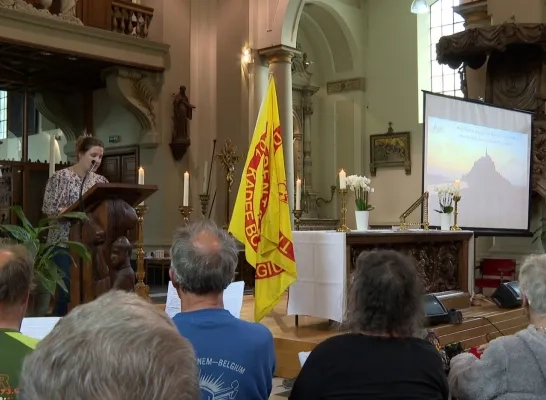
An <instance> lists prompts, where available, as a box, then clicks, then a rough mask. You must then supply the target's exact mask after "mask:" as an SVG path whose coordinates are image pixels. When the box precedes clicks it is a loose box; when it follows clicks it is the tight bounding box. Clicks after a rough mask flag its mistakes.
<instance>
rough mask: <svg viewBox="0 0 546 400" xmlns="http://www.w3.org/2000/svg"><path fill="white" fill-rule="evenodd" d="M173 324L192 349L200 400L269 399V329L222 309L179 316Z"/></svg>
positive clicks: (271, 351) (272, 360) (271, 350)
mask: <svg viewBox="0 0 546 400" xmlns="http://www.w3.org/2000/svg"><path fill="white" fill-rule="evenodd" d="M173 321H174V323H175V325H176V327H177V328H178V330H179V332H180V333H181V334H182V336H184V337H185V338H187V339H188V340H189V341H190V342H191V344H192V345H193V347H194V349H195V354H196V357H197V362H198V364H199V368H200V376H199V387H200V389H201V400H219V399H232V400H236V399H239V400H267V399H268V398H269V395H270V393H271V387H272V384H273V382H272V380H273V373H274V371H275V348H274V344H273V335H272V334H271V332H270V331H269V329H267V328H266V327H265V326H264V325H262V324H257V323H251V322H247V321H243V320H240V319H238V318H235V317H234V316H233V315H231V314H230V312H229V311H227V310H224V309H203V310H198V311H191V312H182V313H179V314H176V315H175V316H174V318H173Z"/></svg>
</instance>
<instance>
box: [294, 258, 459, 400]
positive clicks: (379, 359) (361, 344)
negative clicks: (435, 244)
mask: <svg viewBox="0 0 546 400" xmlns="http://www.w3.org/2000/svg"><path fill="white" fill-rule="evenodd" d="M423 292H424V291H423V285H422V282H421V278H420V276H419V274H418V273H417V270H416V269H415V264H414V262H413V261H412V260H411V259H410V258H408V257H406V256H404V255H402V254H401V253H398V252H395V251H392V250H386V251H373V252H370V253H363V254H361V255H360V256H359V257H358V258H357V260H356V269H355V272H354V274H353V277H352V283H351V288H350V290H349V295H348V299H347V316H346V324H347V327H348V328H349V329H350V331H351V333H348V334H342V335H338V336H334V337H331V338H329V339H327V340H325V341H324V342H322V343H320V344H319V345H318V346H317V347H316V348H315V349H314V350H313V351H312V352H311V354H310V355H309V358H308V359H307V361H306V362H305V364H304V365H303V368H302V370H301V372H300V374H299V376H298V377H297V379H296V381H295V382H294V387H293V389H292V392H291V394H290V400H314V399H321V400H333V399H335V400H366V399H370V400H390V399H404V400H417V399H419V400H420V399H423V400H425V399H426V400H447V399H448V397H449V388H448V384H447V379H446V376H445V373H444V366H443V363H442V359H441V357H440V354H439V353H438V351H437V350H436V349H435V348H434V346H432V344H431V343H430V342H428V341H426V340H423V339H421V338H420V337H421V336H422V332H423V323H424V312H423V296H422V295H423Z"/></svg>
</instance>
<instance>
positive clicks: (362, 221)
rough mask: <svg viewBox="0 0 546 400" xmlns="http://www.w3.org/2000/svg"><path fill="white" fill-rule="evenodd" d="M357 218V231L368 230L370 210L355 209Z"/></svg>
mask: <svg viewBox="0 0 546 400" xmlns="http://www.w3.org/2000/svg"><path fill="white" fill-rule="evenodd" d="M355 218H356V230H357V231H367V230H368V221H369V219H370V212H369V211H355Z"/></svg>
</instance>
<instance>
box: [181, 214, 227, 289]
mask: <svg viewBox="0 0 546 400" xmlns="http://www.w3.org/2000/svg"><path fill="white" fill-rule="evenodd" d="M237 256H238V251H237V245H236V243H235V240H234V239H233V238H232V237H231V236H230V235H229V234H228V233H227V232H226V231H224V230H223V229H219V228H218V227H217V226H216V225H215V224H214V222H212V221H210V220H201V221H199V222H195V223H193V224H190V225H189V226H187V227H185V228H183V229H180V230H179V231H178V232H176V234H175V236H174V239H173V244H172V246H171V270H172V272H173V279H174V281H175V282H174V283H175V284H177V286H178V287H179V288H180V290H182V292H185V293H191V294H196V295H209V294H219V293H222V292H223V291H224V289H225V288H227V287H228V286H229V284H230V283H231V282H232V281H233V277H234V276H235V268H236V267H237V261H238V257H237Z"/></svg>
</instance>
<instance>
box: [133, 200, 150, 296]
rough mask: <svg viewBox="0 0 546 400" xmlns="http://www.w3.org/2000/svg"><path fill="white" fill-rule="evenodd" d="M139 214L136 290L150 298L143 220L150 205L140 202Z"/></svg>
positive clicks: (137, 207) (136, 208)
mask: <svg viewBox="0 0 546 400" xmlns="http://www.w3.org/2000/svg"><path fill="white" fill-rule="evenodd" d="M135 211H136V214H137V234H138V236H137V272H136V279H137V283H136V285H135V292H136V294H137V295H139V296H140V297H142V298H144V299H146V300H149V299H150V288H149V287H148V285H146V284H145V283H144V278H145V277H146V269H145V268H144V233H143V229H142V222H143V220H144V215H145V214H146V212H147V211H148V206H146V205H144V204H143V203H142V204H139V205H138V206H136V207H135Z"/></svg>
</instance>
